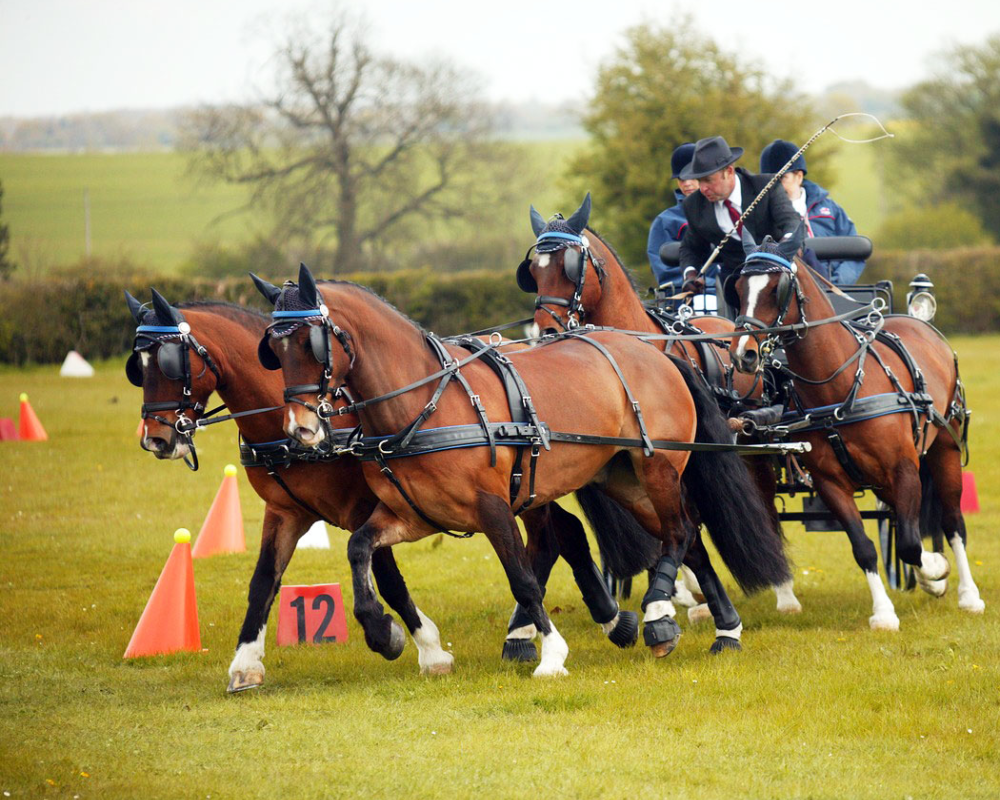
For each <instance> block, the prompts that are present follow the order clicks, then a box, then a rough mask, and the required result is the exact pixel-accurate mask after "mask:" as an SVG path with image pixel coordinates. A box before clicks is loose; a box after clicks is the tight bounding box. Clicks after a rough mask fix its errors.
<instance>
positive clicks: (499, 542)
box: [261, 266, 788, 675]
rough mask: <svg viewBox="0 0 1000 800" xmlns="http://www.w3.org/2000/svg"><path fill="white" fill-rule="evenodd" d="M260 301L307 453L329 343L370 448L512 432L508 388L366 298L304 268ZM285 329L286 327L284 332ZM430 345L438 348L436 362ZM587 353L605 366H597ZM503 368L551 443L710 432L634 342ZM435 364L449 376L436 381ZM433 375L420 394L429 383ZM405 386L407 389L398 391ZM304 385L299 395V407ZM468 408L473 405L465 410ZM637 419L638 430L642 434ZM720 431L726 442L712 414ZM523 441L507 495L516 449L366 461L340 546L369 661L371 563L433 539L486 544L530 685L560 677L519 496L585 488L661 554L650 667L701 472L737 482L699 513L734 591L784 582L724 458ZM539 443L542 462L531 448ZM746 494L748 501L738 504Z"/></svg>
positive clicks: (336, 380)
mask: <svg viewBox="0 0 1000 800" xmlns="http://www.w3.org/2000/svg"><path fill="white" fill-rule="evenodd" d="M271 289H272V290H274V291H278V292H279V293H278V295H277V302H276V311H275V318H276V319H278V320H279V321H278V322H276V323H275V326H274V327H273V328H272V331H271V335H270V336H269V337H268V338H266V339H264V340H263V341H262V342H261V351H262V359H265V360H269V359H270V358H276V359H277V361H278V362H280V365H281V368H282V371H283V373H284V377H285V382H286V392H289V391H290V392H291V393H292V396H291V397H289V398H288V400H289V402H288V404H287V405H286V412H285V414H286V416H285V430H286V432H287V433H288V435H289V436H292V437H294V438H296V439H298V440H299V441H300V442H302V443H303V444H309V445H318V444H320V443H321V442H322V441H323V439H324V438H325V435H326V434H325V426H324V420H323V418H322V416H321V415H320V414H319V413H317V412H318V411H319V409H318V407H317V406H314V405H312V404H311V403H310V402H309V401H310V400H312V399H313V398H315V396H316V395H315V393H314V392H313V391H312V389H313V388H314V387H315V386H316V385H317V384H318V383H319V381H320V380H321V379H322V370H321V367H320V365H319V364H318V363H317V360H316V358H315V357H314V345H315V344H316V341H317V336H319V337H325V339H326V342H327V345H328V347H329V352H330V353H331V367H332V368H331V369H330V370H329V371H330V375H329V385H330V386H331V387H332V386H339V385H340V384H341V383H343V384H344V385H346V387H347V388H348V390H349V391H350V393H351V395H352V396H354V397H356V398H361V400H360V401H359V402H358V404H356V405H357V406H358V408H359V412H360V413H359V415H360V418H361V421H362V425H363V428H364V431H365V433H366V434H367V436H369V437H394V436H396V435H397V434H399V433H400V432H402V431H404V430H415V429H418V428H419V427H420V426H421V425H422V424H423V423H424V422H427V421H428V420H432V421H433V423H432V424H433V425H434V426H435V427H436V428H437V427H449V426H460V425H471V426H477V425H478V424H479V423H480V421H481V417H480V416H478V415H477V411H476V408H475V405H474V404H475V402H476V401H478V402H480V403H481V404H482V407H483V409H484V412H485V415H486V416H487V417H488V419H489V420H495V421H509V420H511V414H510V410H509V406H508V396H507V393H506V392H505V390H504V385H503V383H502V382H501V380H500V379H498V377H497V375H496V374H495V373H494V372H493V371H492V369H491V368H490V366H488V365H487V364H486V363H483V360H482V359H481V358H479V359H471V358H470V357H469V353H468V351H467V350H462V349H460V348H458V347H453V346H446V345H445V344H443V343H441V342H440V340H434V339H431V338H430V337H429V336H428V335H427V334H426V332H424V331H422V330H421V329H420V328H419V327H418V326H417V325H415V324H414V323H412V322H411V321H409V320H408V319H406V318H405V317H404V316H403V315H402V314H400V313H399V312H398V311H396V310H395V309H394V308H392V307H391V306H390V305H388V304H387V303H385V302H384V301H383V300H381V299H380V298H378V297H377V296H376V295H375V294H374V293H372V292H370V291H369V290H367V289H365V288H364V287H360V286H357V285H354V284H350V283H344V282H336V281H334V282H325V281H324V282H322V283H320V284H319V286H317V284H316V283H315V281H314V280H313V278H312V275H311V274H310V273H309V270H308V269H306V268H305V267H304V266H303V267H302V269H301V270H300V274H299V284H298V286H295V285H294V284H285V288H284V289H283V290H277V288H276V287H271ZM268 296H271V292H270V291H268ZM295 316H297V317H298V319H297V320H292V321H291V322H290V321H289V319H287V317H295ZM436 347H440V348H442V349H441V350H437V351H436V350H435V348H436ZM268 349H269V350H270V353H268V352H267V350H268ZM595 349H600V350H602V351H604V352H605V354H606V356H607V357H600V356H595V352H594V351H595ZM508 358H509V361H510V362H511V363H512V364H514V365H515V367H516V372H517V373H518V375H519V378H520V380H521V381H523V384H524V385H526V386H527V387H529V390H530V399H525V397H524V396H522V402H523V404H524V406H525V408H528V407H530V408H531V409H534V410H537V419H540V420H543V421H544V423H545V424H546V425H547V426H548V428H547V430H548V431H551V432H557V431H564V432H574V433H587V434H593V435H598V436H603V437H625V438H626V440H627V441H636V442H638V439H637V438H636V437H638V436H640V435H643V434H644V431H645V432H648V436H649V437H651V438H653V439H658V440H670V441H673V442H690V441H692V440H693V439H694V437H695V433H696V430H698V431H699V433H701V432H702V430H703V425H702V416H703V415H704V417H705V419H706V420H707V419H709V413H708V411H709V408H710V407H709V406H707V405H706V403H705V399H706V395H705V394H704V393H702V394H701V395H700V396H698V397H694V396H693V395H692V393H691V392H690V391H689V385H690V384H691V383H694V384H695V385H697V381H696V379H694V377H693V376H690V375H689V377H688V378H685V376H684V375H683V374H682V371H681V369H680V368H675V369H673V370H671V369H668V368H665V367H664V364H663V361H664V358H665V357H664V355H663V354H662V353H661V352H659V351H658V350H657V349H656V348H653V347H650V346H649V345H647V344H645V343H643V342H640V341H637V340H635V339H634V338H632V337H628V336H623V335H620V334H612V333H598V334H594V335H593V336H592V337H590V341H583V340H582V339H579V338H577V339H574V340H567V341H563V342H558V343H554V344H550V345H547V346H543V347H536V348H532V349H529V350H523V351H519V352H514V353H511V354H509V356H508ZM462 360H464V361H465V362H466V363H465V365H464V366H462V367H461V370H459V369H458V367H457V366H456V365H457V364H458V362H459V361H462ZM442 363H445V364H447V365H448V366H447V367H446V368H445V369H444V370H443V371H442V370H441V369H440V368H441V366H442ZM682 366H683V365H682ZM448 374H453V375H456V376H457V375H458V374H461V376H462V379H463V381H464V382H467V384H468V388H467V391H463V388H462V386H456V385H455V383H456V381H450V382H449V379H448V377H447V376H448ZM435 375H437V377H434V380H433V382H432V383H431V382H428V376H435ZM439 377H443V378H444V380H443V382H442V381H439V380H438V378H439ZM456 380H457V378H456ZM410 384H416V385H415V386H413V387H410V388H408V389H407V390H406V391H396V390H399V389H402V388H403V387H409V385H410ZM626 386H628V387H631V393H630V392H629V390H628V389H627V388H626ZM303 387H309V390H308V391H303V392H302V395H301V396H297V395H296V391H297V390H302V389H303ZM389 393H391V395H390V396H389V397H383V395H387V394H389ZM470 397H472V398H475V400H474V402H473V403H470ZM303 398H305V399H303ZM632 398H634V399H635V401H636V402H637V403H638V404H639V405H638V406H635V405H633V403H632V402H631V400H632ZM708 399H709V400H710V398H708ZM376 400H378V401H377V402H373V401H376ZM696 403H697V404H698V405H697V414H696ZM639 407H641V409H642V413H643V414H644V415H645V420H646V426H647V428H648V431H647V429H644V428H643V427H641V426H640V422H639V419H640V418H639V415H638V414H637V413H636V409H637V408H639ZM716 418H717V419H718V422H719V423H720V424H721V425H722V426H723V428H725V422H724V420H721V417H719V415H718V412H717V410H716ZM533 430H535V431H536V434H537V435H536V436H535V437H533V453H534V454H537V459H536V458H533V459H532V461H533V462H534V463H533V465H532V466H531V467H529V468H528V469H529V470H530V473H531V476H530V477H529V478H528V479H526V480H525V481H524V482H523V483H522V484H521V485H520V488H519V490H517V491H516V492H515V493H514V496H513V497H512V496H510V486H511V475H512V471H513V469H514V464H515V459H516V452H517V451H518V450H519V448H518V447H514V446H499V447H497V448H496V452H495V462H493V461H491V448H489V447H486V446H482V447H467V448H463V449H450V450H443V451H437V452H427V453H425V454H421V455H416V456H408V457H401V458H395V459H393V460H392V461H391V463H390V462H388V461H387V460H386V459H385V455H392V453H391V446H390V452H389V453H387V454H383V455H381V457H380V456H379V453H382V451H383V448H382V446H381V445H379V447H378V448H373V449H372V451H371V452H373V453H374V455H375V457H376V458H380V460H379V461H366V462H364V472H365V477H366V478H367V480H368V484H369V486H371V488H372V489H373V491H374V492H375V494H376V495H378V497H379V499H380V501H381V502H380V504H379V506H378V507H377V508H376V509H375V511H374V513H373V514H372V516H371V517H370V518H369V519H368V521H367V522H366V523H365V524H364V525H363V526H362V527H361V528H360V529H358V530H356V531H355V532H354V534H353V535H352V536H351V539H350V542H349V544H348V554H349V558H350V561H351V566H352V570H353V575H354V597H355V609H354V614H355V617H356V618H357V620H358V621H359V622H360V623H361V625H362V627H363V628H364V629H365V635H366V639H367V640H368V642H369V644H370V645H371V646H372V647H373V648H374V649H376V650H381V648H384V647H387V646H388V643H389V641H390V639H391V638H392V636H393V626H394V625H395V623H394V621H393V620H392V618H391V617H389V616H388V615H386V614H385V613H384V611H383V608H382V606H381V604H380V603H379V602H378V598H377V596H376V595H375V592H374V590H373V588H372V587H371V585H370V583H369V581H368V577H367V576H368V569H369V564H370V562H371V559H372V558H373V556H374V554H375V553H377V552H378V551H379V550H380V549H382V548H385V547H391V546H393V545H395V544H397V543H401V542H411V541H416V540H419V539H421V538H423V537H425V536H429V535H431V534H434V533H436V532H437V531H439V530H453V531H467V532H475V531H482V532H484V533H485V534H486V536H487V538H488V539H489V541H490V543H491V544H492V545H493V547H494V550H495V552H496V554H497V556H498V558H499V560H500V562H501V564H502V565H503V567H504V570H505V572H506V574H507V578H508V581H509V583H510V586H511V590H512V593H513V595H514V597H515V599H516V600H517V602H518V603H519V604H520V605H521V606H522V607H523V608H524V609H525V610H526V611H527V613H528V615H529V616H530V618H531V621H532V623H533V624H534V626H535V628H536V629H537V631H538V633H539V634H540V635H541V638H542V657H541V662H540V664H539V666H538V668H537V669H536V670H535V675H562V674H565V668H564V666H563V664H564V662H565V659H566V657H567V655H568V648H567V646H566V643H565V641H564V640H563V639H562V637H561V636H560V635H559V633H558V631H557V630H556V629H555V627H554V626H553V625H552V623H551V621H550V620H549V618H548V615H547V614H546V613H545V609H544V608H543V606H542V592H541V589H540V587H539V585H538V582H537V580H536V579H535V577H534V576H533V575H532V573H531V570H530V569H529V564H528V560H527V557H526V553H525V550H524V544H523V543H522V541H521V537H520V534H519V532H518V528H517V524H516V521H515V517H514V510H515V509H517V510H520V509H521V508H522V507H523V506H524V505H525V501H526V500H528V499H529V496H530V497H531V500H532V501H533V503H534V504H543V503H549V502H551V501H554V500H555V499H557V498H559V497H561V496H563V495H565V494H568V493H569V492H572V491H574V490H576V489H578V488H579V487H581V486H584V485H586V484H589V483H595V484H597V485H598V486H599V487H600V488H601V489H602V490H603V491H604V492H606V493H607V494H608V495H610V496H611V497H612V498H613V499H615V500H616V501H617V502H618V503H620V504H621V505H622V506H623V507H624V508H626V509H628V510H629V511H630V512H632V513H633V514H635V515H636V517H637V518H638V519H639V520H640V522H641V523H642V524H643V527H644V528H645V529H646V530H647V532H648V533H650V534H651V535H653V536H655V537H657V538H659V539H660V540H661V541H663V543H664V555H663V557H662V558H661V559H660V561H659V563H658V565H657V573H656V576H655V578H654V580H653V581H652V582H651V586H650V591H649V592H648V593H647V595H646V597H645V598H644V600H643V608H644V609H645V611H646V619H645V632H644V634H645V641H646V643H647V644H648V645H649V646H650V647H651V648H653V650H654V652H655V653H656V654H658V655H666V654H667V653H669V652H670V651H671V650H672V649H673V647H674V646H675V644H676V642H677V637H678V635H679V633H680V631H679V628H678V627H677V624H676V622H675V621H674V620H673V616H674V610H673V606H672V605H671V603H670V597H671V594H672V591H673V584H674V579H675V577H676V571H677V566H678V565H679V564H680V561H681V558H682V557H683V555H684V551H685V550H686V546H687V538H688V536H687V531H686V530H685V527H684V524H683V519H682V516H683V515H682V508H681V493H680V477H681V474H682V473H683V471H684V469H685V467H687V466H689V465H693V464H695V463H696V461H698V462H701V464H702V465H701V466H700V467H699V469H702V470H704V472H705V474H706V475H707V474H708V473H709V471H710V469H721V470H722V471H723V473H724V474H725V475H726V477H727V480H729V479H731V481H732V483H731V485H729V487H728V491H727V492H725V493H723V494H724V495H725V497H724V498H722V499H720V500H719V502H717V503H716V504H714V505H715V507H714V508H713V509H710V510H709V512H708V514H707V517H708V518H707V519H706V522H707V524H708V526H709V530H710V531H714V532H716V533H717V535H719V536H721V537H722V538H728V539H730V540H738V541H739V544H740V546H739V553H740V558H739V559H734V563H731V564H729V566H730V569H731V570H733V572H734V575H735V576H736V577H737V580H739V581H740V582H741V584H742V585H744V586H745V587H747V588H750V589H753V588H757V587H759V586H762V585H769V584H770V583H773V582H774V578H775V576H779V577H781V578H786V577H787V574H788V568H787V564H786V562H785V560H784V554H783V553H782V552H781V550H780V547H777V546H776V543H775V542H774V541H772V540H770V539H767V538H765V537H761V536H759V535H758V532H757V530H756V528H755V526H754V524H753V523H752V522H751V520H756V519H760V518H761V516H763V515H765V514H766V511H765V510H764V508H763V506H762V504H761V502H760V500H759V497H758V495H757V493H756V492H754V491H753V490H752V484H750V479H749V476H748V475H747V473H746V471H745V468H744V467H743V466H742V462H741V461H740V460H739V458H737V457H735V456H733V455H732V454H731V453H722V454H711V455H712V456H714V457H713V458H712V459H708V458H699V459H695V458H691V459H689V457H688V456H689V454H688V452H684V451H676V450H664V449H656V450H650V451H649V455H648V456H647V455H643V452H642V449H640V448H636V447H634V446H631V447H630V446H626V445H623V444H617V443H614V444H612V443H609V444H604V443H598V444H588V445H580V444H571V443H569V442H566V441H560V440H557V439H555V438H553V439H552V440H551V442H544V440H545V439H546V438H548V437H549V436H554V435H555V434H554V433H550V434H546V435H545V436H542V434H541V430H542V428H541V427H539V426H537V425H536V426H535V427H534V428H533ZM397 441H398V439H397ZM543 442H544V443H546V444H548V445H549V447H550V449H542V443H543ZM375 451H378V452H375ZM522 452H523V451H522ZM698 455H699V456H705V455H707V454H698ZM730 470H732V472H731V471H730ZM748 484H750V486H751V490H750V491H746V488H747V485H748ZM737 562H738V563H737ZM727 563H728V562H727Z"/></svg>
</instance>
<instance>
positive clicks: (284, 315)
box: [271, 308, 323, 319]
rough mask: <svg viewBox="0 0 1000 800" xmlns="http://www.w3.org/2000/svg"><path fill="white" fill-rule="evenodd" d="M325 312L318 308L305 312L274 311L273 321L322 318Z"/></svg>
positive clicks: (272, 314) (308, 309)
mask: <svg viewBox="0 0 1000 800" xmlns="http://www.w3.org/2000/svg"><path fill="white" fill-rule="evenodd" d="M321 316H323V312H322V311H320V310H319V309H318V308H307V309H306V310H305V311H274V312H272V313H271V319H305V318H306V317H321Z"/></svg>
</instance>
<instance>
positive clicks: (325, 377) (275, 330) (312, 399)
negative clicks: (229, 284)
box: [251, 264, 354, 447]
mask: <svg viewBox="0 0 1000 800" xmlns="http://www.w3.org/2000/svg"><path fill="white" fill-rule="evenodd" d="M251 277H252V278H253V281H254V284H255V285H256V286H257V289H258V290H259V291H260V293H261V294H262V295H263V296H264V297H265V298H266V299H267V300H268V301H269V302H271V303H273V304H274V312H273V313H272V315H271V317H272V320H273V321H272V323H271V325H270V326H268V329H267V330H266V331H265V333H264V337H263V338H262V339H261V341H260V345H259V346H258V348H257V356H258V358H259V359H260V362H261V364H263V365H264V367H266V368H267V369H271V370H277V369H280V370H282V372H283V373H284V377H285V433H287V434H288V435H289V436H291V437H292V438H294V439H296V440H298V441H299V442H301V443H302V444H304V445H306V446H307V447H316V446H318V445H319V444H320V443H321V442H322V441H323V440H324V439H325V438H326V428H327V424H326V419H327V418H328V417H329V415H330V413H332V411H333V405H332V404H333V400H334V397H336V396H338V395H339V389H338V388H337V387H339V386H340V385H341V384H342V383H343V381H344V377H345V376H346V375H347V372H348V371H349V370H350V368H351V367H352V366H353V364H354V354H353V351H352V350H351V345H350V335H349V334H348V333H347V332H346V331H343V330H341V329H340V328H339V327H338V326H336V325H334V324H333V323H332V322H331V321H330V312H329V310H328V309H327V307H326V304H325V303H324V302H323V296H322V293H321V292H320V289H319V287H318V286H317V284H316V280H315V278H313V275H312V272H310V271H309V268H308V267H307V266H306V265H305V264H301V265H300V266H299V282H298V283H297V284H296V283H293V282H292V281H286V282H285V284H284V285H283V286H282V287H281V288H278V287H277V286H274V285H273V284H270V283H267V281H263V280H261V279H260V278H258V277H257V276H256V275H251ZM331 339H334V340H336V343H334V344H332V346H331Z"/></svg>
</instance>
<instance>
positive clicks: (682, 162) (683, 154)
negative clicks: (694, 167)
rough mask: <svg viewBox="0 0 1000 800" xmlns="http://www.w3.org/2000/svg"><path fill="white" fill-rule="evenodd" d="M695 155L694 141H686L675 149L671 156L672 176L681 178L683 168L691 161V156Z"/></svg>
mask: <svg viewBox="0 0 1000 800" xmlns="http://www.w3.org/2000/svg"><path fill="white" fill-rule="evenodd" d="M693 155H694V142H685V143H684V144H682V145H681V146H680V147H678V148H677V149H675V150H674V152H673V155H671V156H670V170H671V171H672V172H673V175H671V176H670V177H671V178H679V177H680V175H681V170H682V169H684V167H686V166H687V165H688V164H690V163H691V156H693Z"/></svg>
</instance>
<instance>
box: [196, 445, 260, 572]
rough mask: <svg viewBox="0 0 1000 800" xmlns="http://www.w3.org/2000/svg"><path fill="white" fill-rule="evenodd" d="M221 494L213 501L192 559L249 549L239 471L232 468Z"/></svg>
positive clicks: (221, 488)
mask: <svg viewBox="0 0 1000 800" xmlns="http://www.w3.org/2000/svg"><path fill="white" fill-rule="evenodd" d="M223 474H224V475H225V477H224V478H223V479H222V486H220V487H219V493H218V494H216V495H215V500H213V501H212V507H211V508H210V509H209V510H208V515H207V516H206V517H205V522H204V524H203V525H202V526H201V531H200V532H199V533H198V541H196V542H195V545H194V549H193V550H192V551H191V555H192V556H194V557H195V558H205V557H207V556H214V555H215V554H216V553H243V552H245V551H246V549H247V542H246V536H245V535H244V533H243V511H242V510H241V509H240V490H239V487H238V486H237V484H236V467H234V466H233V465H232V464H228V465H227V466H226V469H225V470H224V473H223Z"/></svg>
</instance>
